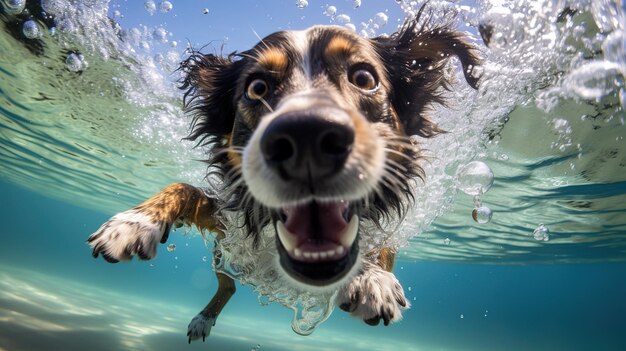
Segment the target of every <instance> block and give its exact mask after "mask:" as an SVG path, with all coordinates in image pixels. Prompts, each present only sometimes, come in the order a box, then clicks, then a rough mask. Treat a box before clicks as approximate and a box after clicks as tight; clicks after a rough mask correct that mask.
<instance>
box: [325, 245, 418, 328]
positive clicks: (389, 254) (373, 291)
mask: <svg viewBox="0 0 626 351" xmlns="http://www.w3.org/2000/svg"><path fill="white" fill-rule="evenodd" d="M394 259H395V253H394V252H393V251H392V250H391V249H390V248H383V249H382V250H381V251H379V252H378V254H377V255H368V257H366V258H364V259H363V267H362V268H361V271H360V272H359V273H358V274H357V275H356V276H355V277H354V278H353V279H352V280H351V281H350V282H348V283H347V284H346V285H345V286H343V287H342V288H341V289H340V290H339V294H338V296H337V305H338V306H339V308H341V309H342V310H344V311H347V312H350V313H351V314H352V315H353V316H355V317H357V318H360V319H362V320H363V321H364V322H365V323H367V324H369V325H378V323H380V320H381V319H382V320H383V323H384V324H385V325H389V322H395V321H398V320H400V319H401V318H402V312H401V311H402V310H403V309H406V308H408V307H409V302H408V301H407V299H406V297H405V296H404V290H403V289H402V286H401V285H400V282H398V280H397V279H396V277H395V276H394V274H393V273H392V271H393V264H394Z"/></svg>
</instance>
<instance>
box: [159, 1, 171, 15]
mask: <svg viewBox="0 0 626 351" xmlns="http://www.w3.org/2000/svg"><path fill="white" fill-rule="evenodd" d="M173 7H174V5H172V3H171V2H169V1H161V2H160V3H159V10H160V11H161V12H170V11H172V8H173Z"/></svg>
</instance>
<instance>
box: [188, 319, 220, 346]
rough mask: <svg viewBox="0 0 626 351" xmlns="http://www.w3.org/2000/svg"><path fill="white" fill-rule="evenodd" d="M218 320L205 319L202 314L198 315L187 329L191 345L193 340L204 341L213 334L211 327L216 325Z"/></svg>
mask: <svg viewBox="0 0 626 351" xmlns="http://www.w3.org/2000/svg"><path fill="white" fill-rule="evenodd" d="M215 320H216V318H214V317H205V316H203V315H202V314H201V313H198V314H197V315H196V316H195V317H193V319H192V320H191V322H189V326H188V327H187V336H188V337H189V343H190V344H191V340H197V339H200V338H202V341H204V340H205V339H206V337H207V336H209V334H211V327H213V326H214V325H215Z"/></svg>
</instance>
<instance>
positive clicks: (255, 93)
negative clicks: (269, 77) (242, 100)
mask: <svg viewBox="0 0 626 351" xmlns="http://www.w3.org/2000/svg"><path fill="white" fill-rule="evenodd" d="M268 91H269V86H268V85H267V82H266V81H264V80H263V79H258V78H257V79H255V80H253V81H251V82H250V83H249V84H248V89H247V90H246V97H247V98H248V99H250V100H260V99H262V98H263V97H264V96H265V95H267V92H268Z"/></svg>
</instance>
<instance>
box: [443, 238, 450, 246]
mask: <svg viewBox="0 0 626 351" xmlns="http://www.w3.org/2000/svg"><path fill="white" fill-rule="evenodd" d="M450 242H451V240H450V238H445V239H443V244H444V245H446V246H448V245H450Z"/></svg>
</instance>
